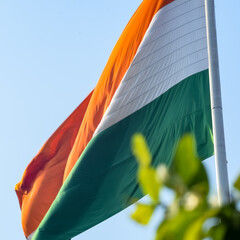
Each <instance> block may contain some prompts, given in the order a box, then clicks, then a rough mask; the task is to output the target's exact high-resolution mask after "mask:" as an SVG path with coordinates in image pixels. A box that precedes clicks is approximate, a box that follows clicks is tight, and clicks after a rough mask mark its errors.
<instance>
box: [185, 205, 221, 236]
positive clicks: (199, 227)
mask: <svg viewBox="0 0 240 240" xmlns="http://www.w3.org/2000/svg"><path fill="white" fill-rule="evenodd" d="M218 212H219V209H211V210H208V211H206V212H204V210H202V214H201V216H200V217H199V218H197V219H196V220H195V221H193V222H192V223H191V224H190V225H189V227H188V229H187V230H186V233H185V235H184V240H193V239H194V240H201V239H203V238H204V237H205V234H204V233H203V224H204V223H205V222H206V220H207V219H210V218H213V217H215V216H216V215H217V214H218ZM220 239H221V238H219V240H220Z"/></svg>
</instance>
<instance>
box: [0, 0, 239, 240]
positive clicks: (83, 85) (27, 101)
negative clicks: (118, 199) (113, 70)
mask: <svg viewBox="0 0 240 240" xmlns="http://www.w3.org/2000/svg"><path fill="white" fill-rule="evenodd" d="M140 2H141V0H131V1H129V0H121V1H114V0H102V1H97V0H93V1H87V0H51V1H49V0H48V1H47V0H41V1H31V0H22V1H17V0H0V109H1V115H0V116H1V117H0V136H1V138H0V156H1V168H0V173H1V174H0V187H1V195H0V196H1V198H0V229H1V239H4V240H14V239H16V240H23V239H25V238H24V235H23V232H22V229H21V215H20V214H21V213H20V208H19V205H18V200H17V197H16V195H15V192H14V186H15V184H16V183H17V182H18V181H19V180H20V179H21V177H22V174H23V172H24V169H25V168H26V166H27V164H28V163H29V162H30V161H31V159H32V158H33V157H34V156H35V154H36V153H37V152H38V150H39V149H40V148H41V146H42V145H43V143H44V142H45V141H46V140H47V139H48V137H49V136H50V135H51V134H52V133H53V132H54V130H55V129H56V128H57V127H58V126H59V125H60V124H61V123H62V122H63V121H64V120H65V119H66V117H67V116H68V115H69V114H70V113H71V112H72V111H73V110H74V109H75V108H76V107H77V106H78V105H79V104H80V102H81V101H82V100H83V99H84V98H85V97H86V96H87V94H88V93H89V92H90V91H91V90H92V89H93V88H94V86H95V85H96V83H97V81H98V78H99V76H100V74H101V72H102V70H103V68H104V66H105V64H106V62H107V59H108V57H109V55H110V53H111V50H112V48H113V47H114V45H115V43H116V41H117V39H118V37H119V36H120V34H121V32H122V30H123V29H124V27H125V25H126V24H127V22H128V20H129V19H130V17H131V16H132V14H133V13H134V11H135V10H136V8H137V7H138V5H139V4H140ZM215 5H216V17H217V31H218V45H219V46H218V48H219V61H220V74H221V85H222V97H223V110H224V122H225V135H226V146H227V155H228V160H229V166H228V168H229V179H230V182H232V181H233V179H235V178H236V176H237V174H238V173H240V160H239V148H240V143H239V134H240V124H239V122H240V107H239V103H240V94H239V90H240V79H239V76H240V62H239V55H240V26H239V25H240V14H239V11H240V1H239V0H231V1H221V0H215ZM213 163H214V159H213V158H210V159H208V160H206V165H207V166H208V169H209V172H210V176H211V179H212V180H213V184H212V191H213V192H216V187H215V182H214V181H215V172H214V164H213ZM131 211H132V208H131V209H130V210H129V209H127V210H126V211H123V212H122V213H121V214H118V215H117V216H114V217H113V218H111V219H109V220H107V221H106V222H104V223H102V224H100V225H98V226H96V227H94V228H92V229H90V230H89V231H87V232H85V233H83V234H81V235H79V236H78V237H76V238H75V239H83V240H85V239H86V240H95V239H104V240H112V239H114V240H118V239H119V240H120V239H140V240H141V239H152V236H153V231H154V228H155V225H154V223H153V225H152V226H151V227H148V228H142V227H138V225H136V224H135V223H133V222H132V221H131V220H130V219H129V214H130V212H131ZM157 218H158V216H155V219H157ZM154 222H155V221H154Z"/></svg>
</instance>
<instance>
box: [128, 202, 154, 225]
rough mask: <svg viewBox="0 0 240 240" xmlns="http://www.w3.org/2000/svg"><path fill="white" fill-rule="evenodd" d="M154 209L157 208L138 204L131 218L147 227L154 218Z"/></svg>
mask: <svg viewBox="0 0 240 240" xmlns="http://www.w3.org/2000/svg"><path fill="white" fill-rule="evenodd" d="M154 209H155V206H153V205H145V204H140V203H138V204H137V208H136V210H135V212H134V213H133V214H132V215H131V218H132V219H133V220H135V221H137V222H138V223H140V224H143V225H147V224H148V223H149V221H150V219H151V217H152V214H153V212H154Z"/></svg>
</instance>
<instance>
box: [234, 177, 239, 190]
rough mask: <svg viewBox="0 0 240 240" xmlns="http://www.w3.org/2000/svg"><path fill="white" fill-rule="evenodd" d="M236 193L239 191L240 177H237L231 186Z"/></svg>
mask: <svg viewBox="0 0 240 240" xmlns="http://www.w3.org/2000/svg"><path fill="white" fill-rule="evenodd" d="M233 186H234V187H235V188H236V189H237V190H238V191H240V175H239V176H238V178H237V180H236V181H235V182H234V185H233Z"/></svg>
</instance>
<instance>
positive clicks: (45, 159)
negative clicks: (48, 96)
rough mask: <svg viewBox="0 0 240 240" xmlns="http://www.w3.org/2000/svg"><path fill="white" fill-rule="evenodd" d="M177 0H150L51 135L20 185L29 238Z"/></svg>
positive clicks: (22, 207) (24, 225) (23, 215)
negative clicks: (155, 23) (151, 30)
mask: <svg viewBox="0 0 240 240" xmlns="http://www.w3.org/2000/svg"><path fill="white" fill-rule="evenodd" d="M172 1H173V0H144V1H143V2H142V4H141V5H140V6H139V8H138V9H137V11H136V12H135V14H134V15H133V17H132V18H131V19H130V21H129V23H128V25H127V26H126V28H125V30H124V31H123V33H122V35H121V37H120V38H119V40H118V42H117V44H116V46H115V47H114V49H113V51H112V53H111V55H110V57H109V60H108V63H107V65H106V67H105V69H104V71H103V73H102V75H101V77H100V79H99V82H98V84H97V86H96V88H95V89H94V91H93V92H92V93H90V94H89V96H88V97H87V98H86V99H85V100H84V101H83V102H82V103H81V104H80V106H79V107H78V108H77V109H76V110H75V111H74V112H73V113H72V114H71V115H70V117H69V118H68V119H67V120H66V121H65V122H64V123H63V124H62V125H61V126H60V127H59V128H58V129H57V130H56V132H55V133H54V134H53V135H52V136H51V137H50V138H49V140H48V141H47V142H46V143H45V145H44V146H43V147H42V149H41V150H40V151H39V153H38V154H37V155H36V156H35V158H34V159H33V160H32V161H31V163H30V164H29V165H28V167H27V169H26V170H25V172H24V175H23V178H22V180H21V182H20V183H18V184H17V185H16V188H15V189H16V193H17V195H18V199H19V203H20V207H21V209H22V225H23V230H24V233H25V236H29V235H30V234H31V233H32V232H34V231H35V230H36V229H37V227H38V225H39V224H40V222H41V220H42V219H43V217H44V215H45V214H46V212H47V211H48V209H49V207H50V205H51V204H52V202H53V201H54V199H55V197H56V195H57V193H58V191H59V189H60V187H61V186H62V184H63V182H64V181H65V179H66V177H67V176H68V174H69V173H70V171H71V170H72V168H73V166H74V165H75V163H76V161H77V160H78V158H79V156H80V155H81V153H82V152H83V150H84V149H85V147H86V146H87V144H88V142H89V141H90V140H91V138H92V136H93V133H94V131H95V130H96V128H97V126H98V124H99V123H100V121H101V119H102V117H103V114H104V113H105V111H106V110H107V108H108V106H109V104H110V102H111V99H112V97H113V95H114V93H115V91H116V89H117V88H118V86H119V84H120V82H121V80H122V78H123V76H124V74H125V73H126V71H127V69H128V68H129V66H130V64H131V62H132V60H133V58H134V56H135V54H136V51H137V49H138V47H139V44H140V43H141V41H142V39H143V37H144V35H145V32H146V30H147V28H148V26H149V24H150V22H151V20H152V18H153V16H154V15H155V14H156V12H157V11H158V10H159V9H161V8H162V7H164V6H165V5H167V4H169V3H170V2H172Z"/></svg>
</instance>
